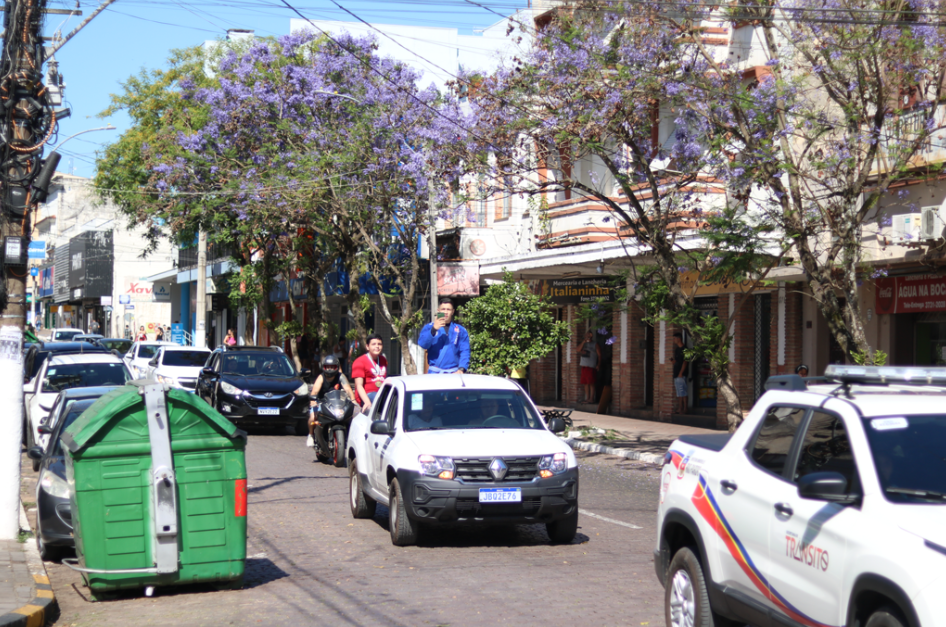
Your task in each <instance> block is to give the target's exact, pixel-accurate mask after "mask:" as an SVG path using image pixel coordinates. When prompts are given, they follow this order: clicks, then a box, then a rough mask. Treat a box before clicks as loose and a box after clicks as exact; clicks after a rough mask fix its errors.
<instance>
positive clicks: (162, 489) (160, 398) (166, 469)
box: [140, 384, 178, 573]
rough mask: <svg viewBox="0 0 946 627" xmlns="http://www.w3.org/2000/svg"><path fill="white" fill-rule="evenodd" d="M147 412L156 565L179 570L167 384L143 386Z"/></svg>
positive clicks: (166, 570) (161, 569) (159, 569)
mask: <svg viewBox="0 0 946 627" xmlns="http://www.w3.org/2000/svg"><path fill="white" fill-rule="evenodd" d="M140 392H141V395H142V396H143V397H144V400H145V411H147V412H148V435H149V437H150V440H151V490H152V491H151V496H152V499H153V507H152V512H153V513H152V515H153V516H154V549H155V550H154V565H155V568H156V570H157V572H158V573H175V572H177V562H178V553H177V486H176V481H175V478H174V458H173V457H172V455H171V435H170V430H171V428H170V425H169V424H168V410H167V399H166V397H165V392H166V390H165V388H164V386H162V385H160V384H151V385H145V386H144V387H142V388H141V390H140Z"/></svg>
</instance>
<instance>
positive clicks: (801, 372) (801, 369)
mask: <svg viewBox="0 0 946 627" xmlns="http://www.w3.org/2000/svg"><path fill="white" fill-rule="evenodd" d="M795 374H797V375H798V376H799V377H807V376H808V366H807V365H805V364H798V367H797V368H795Z"/></svg>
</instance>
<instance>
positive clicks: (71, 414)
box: [49, 399, 97, 457]
mask: <svg viewBox="0 0 946 627" xmlns="http://www.w3.org/2000/svg"><path fill="white" fill-rule="evenodd" d="M96 400H97V399H91V400H85V401H69V404H68V405H66V409H65V412H66V417H65V418H64V419H63V420H61V421H60V422H61V424H62V426H59V427H58V428H57V429H56V441H55V442H54V443H53V448H52V451H51V452H50V454H49V455H50V457H62V455H63V453H62V433H63V431H65V430H66V429H68V428H69V425H71V424H72V423H74V422H75V421H76V418H78V417H79V416H80V415H81V414H82V412H84V411H85V410H87V409H88V408H89V407H91V406H92V405H93V404H94V403H95V401H96Z"/></svg>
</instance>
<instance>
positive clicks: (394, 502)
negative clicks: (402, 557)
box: [388, 479, 420, 546]
mask: <svg viewBox="0 0 946 627" xmlns="http://www.w3.org/2000/svg"><path fill="white" fill-rule="evenodd" d="M388 495H389V496H388V527H389V528H390V530H391V544H393V545H394V546H408V545H411V544H416V543H417V537H418V536H419V535H420V524H419V523H417V522H415V521H413V520H411V519H410V518H408V516H407V506H406V505H404V499H403V497H402V496H401V484H399V483H398V481H397V479H394V480H392V481H391V487H390V488H389V489H388Z"/></svg>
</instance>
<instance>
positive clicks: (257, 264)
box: [151, 34, 463, 373]
mask: <svg viewBox="0 0 946 627" xmlns="http://www.w3.org/2000/svg"><path fill="white" fill-rule="evenodd" d="M214 79H215V82H214V83H213V84H212V85H209V86H208V85H200V84H194V85H190V84H188V83H186V82H185V83H183V84H182V88H183V98H184V99H185V100H186V101H190V102H193V103H196V106H199V107H200V108H201V109H202V110H204V111H206V116H205V121H204V123H203V124H202V125H201V126H200V127H195V128H194V129H193V130H190V131H188V132H180V133H179V134H178V137H177V143H178V145H179V146H180V147H181V148H182V149H183V154H182V155H175V157H174V158H173V159H164V160H163V161H159V160H158V159H157V158H156V159H155V162H154V163H153V164H152V167H151V171H152V173H153V176H152V180H151V184H152V185H153V187H154V188H155V189H156V190H158V191H159V192H160V194H159V196H160V199H161V200H162V201H163V202H165V203H166V207H165V212H166V213H168V214H169V215H181V214H184V215H186V216H187V220H188V221H190V222H194V221H199V222H201V223H202V224H203V225H207V226H205V228H209V230H210V232H212V233H214V235H213V236H214V237H216V238H220V239H227V240H228V241H233V242H236V243H238V244H242V245H244V246H245V247H246V252H247V253H248V255H249V256H247V257H246V258H245V259H244V261H245V263H244V264H243V274H245V275H246V276H242V277H240V283H241V284H242V285H244V286H245V287H246V293H247V294H249V293H250V291H251V290H250V289H249V287H250V286H252V291H253V293H254V294H257V298H260V299H261V300H262V302H263V304H264V309H266V308H267V307H268V291H269V289H268V288H269V287H271V283H272V280H273V279H272V277H274V276H275V275H276V274H277V273H278V274H281V275H282V276H283V277H284V278H285V279H286V280H287V281H288V278H289V277H290V276H292V275H293V274H301V275H302V276H304V277H305V279H306V282H307V284H308V293H309V298H310V302H311V304H312V307H311V308H310V311H311V312H312V313H313V314H314V316H315V319H316V325H315V326H316V327H317V328H316V333H317V334H318V335H319V336H320V338H321V339H322V341H323V349H327V348H328V346H327V345H326V344H325V342H326V341H327V340H328V337H329V335H330V332H329V330H328V329H327V328H326V325H325V316H324V294H323V293H322V287H323V279H324V277H325V276H326V275H327V274H328V273H329V271H330V270H331V269H333V268H334V267H335V266H336V264H338V263H340V264H341V266H342V267H344V268H345V269H346V270H347V271H348V275H349V277H350V280H349V281H348V286H347V289H346V291H345V297H346V299H347V301H348V306H349V310H350V311H351V312H352V314H353V317H354V321H355V327H356V330H355V337H353V338H350V339H355V338H358V339H360V340H362V342H363V341H364V338H365V336H366V335H367V333H368V331H369V329H366V328H365V324H364V319H365V312H366V309H367V308H368V307H369V306H370V302H369V299H368V298H367V297H366V296H364V295H363V294H362V293H361V292H362V289H360V288H361V287H364V281H368V282H371V283H374V285H375V286H376V287H377V288H378V291H379V292H380V293H381V295H382V296H383V298H381V299H380V312H381V315H382V316H383V317H384V318H385V319H386V320H387V321H388V322H389V323H390V324H391V325H392V327H393V328H394V329H395V332H396V333H397V339H398V341H399V342H400V344H401V347H402V355H403V356H404V359H405V362H406V364H407V371H408V372H410V373H413V372H416V367H415V366H414V364H413V361H412V359H411V357H410V351H409V350H408V348H409V337H410V333H411V331H412V329H413V328H414V327H415V326H416V325H417V324H418V323H419V322H420V313H419V312H417V311H416V310H415V307H414V302H415V296H416V295H417V294H418V292H419V291H422V290H423V289H424V288H425V287H426V281H425V279H424V277H423V273H422V272H421V271H420V270H421V260H420V259H419V246H418V242H419V240H420V239H421V238H422V237H423V234H424V232H425V229H426V225H427V222H428V220H427V216H428V212H429V210H430V203H434V204H435V205H436V204H439V203H442V202H443V199H442V198H438V195H437V194H436V193H435V194H431V193H430V191H429V189H430V188H431V187H434V188H439V187H442V186H439V185H437V186H434V185H431V181H433V180H436V179H439V178H441V177H444V176H456V175H457V168H458V167H459V166H458V163H459V162H458V161H457V159H456V158H455V157H450V156H449V155H451V154H454V153H455V151H454V150H453V149H452V148H451V146H452V145H453V144H454V143H456V142H458V141H462V138H463V136H462V133H461V132H460V129H462V128H463V126H462V124H461V123H460V119H459V118H460V113H459V110H458V108H457V106H456V103H455V102H451V101H450V100H449V99H445V98H443V97H441V96H439V95H438V94H437V93H436V91H435V90H433V89H432V88H428V89H421V88H419V87H418V86H417V84H416V83H417V79H418V74H417V73H416V72H415V71H414V70H412V69H410V68H408V67H406V66H404V65H402V64H399V63H396V62H394V61H392V60H390V59H383V58H381V57H379V56H378V55H377V54H376V52H375V46H374V42H373V40H371V39H355V38H352V37H348V36H345V37H341V38H339V39H337V40H327V39H320V38H316V37H315V36H313V35H306V34H299V35H292V36H287V37H282V38H280V39H279V40H277V41H272V40H262V41H258V42H255V43H253V44H252V45H251V46H249V47H248V48H247V49H245V50H228V51H226V52H225V53H224V54H222V56H221V57H220V59H219V60H218V61H217V62H216V63H215V65H214ZM192 193H193V194H200V196H201V201H200V203H199V205H200V207H199V209H197V210H195V207H194V203H193V201H192V200H190V199H188V195H189V194H192ZM441 196H442V193H441ZM359 278H360V280H359ZM333 289H334V286H333ZM288 292H289V294H288V297H289V305H290V309H291V311H292V313H293V318H295V312H296V311H297V307H298V303H297V302H296V300H297V299H296V296H295V295H294V294H293V293H292V290H288ZM390 298H394V299H397V300H399V301H400V303H399V304H400V307H399V308H398V309H396V310H395V309H394V308H391V307H389V306H388V299H390ZM394 311H397V313H394ZM273 330H274V331H278V332H280V333H281V334H283V335H286V336H288V337H289V338H290V340H291V341H292V342H294V341H295V337H296V336H298V335H299V334H301V333H302V331H303V329H302V328H301V326H299V325H297V324H296V323H294V322H292V321H290V322H287V323H285V324H284V325H283V326H282V327H280V328H275V327H274V328H273ZM293 348H294V346H293Z"/></svg>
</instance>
